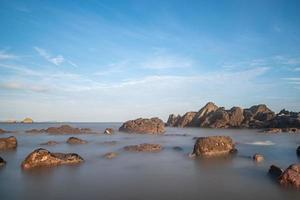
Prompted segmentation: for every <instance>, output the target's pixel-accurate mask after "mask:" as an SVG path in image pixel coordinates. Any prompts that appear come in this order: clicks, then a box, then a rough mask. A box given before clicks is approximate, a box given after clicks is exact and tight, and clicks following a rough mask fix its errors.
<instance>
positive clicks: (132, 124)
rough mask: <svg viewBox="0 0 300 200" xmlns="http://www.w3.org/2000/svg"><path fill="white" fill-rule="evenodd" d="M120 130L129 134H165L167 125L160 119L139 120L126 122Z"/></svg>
mask: <svg viewBox="0 0 300 200" xmlns="http://www.w3.org/2000/svg"><path fill="white" fill-rule="evenodd" d="M119 130H120V131H124V132H128V133H142V134H143V133H149V134H163V133H164V132H165V124H164V122H163V121H162V120H161V119H159V118H151V119H142V118H139V119H136V120H129V121H127V122H125V123H124V124H123V125H122V126H121V127H120V129H119Z"/></svg>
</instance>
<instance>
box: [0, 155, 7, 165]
mask: <svg viewBox="0 0 300 200" xmlns="http://www.w3.org/2000/svg"><path fill="white" fill-rule="evenodd" d="M4 165H6V161H5V160H4V159H3V158H1V157H0V167H3V166H4Z"/></svg>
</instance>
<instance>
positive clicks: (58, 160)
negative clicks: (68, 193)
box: [21, 148, 84, 169]
mask: <svg viewBox="0 0 300 200" xmlns="http://www.w3.org/2000/svg"><path fill="white" fill-rule="evenodd" d="M83 161H84V160H83V158H82V157H80V156H79V155H78V154H75V153H67V154H64V153H51V152H49V151H48V150H46V149H42V148H40V149H36V150H34V151H33V152H32V153H30V154H29V155H28V156H27V157H26V158H25V160H24V161H23V162H22V165H21V167H22V168H23V169H31V168H36V167H51V166H57V165H65V164H77V163H80V162H83Z"/></svg>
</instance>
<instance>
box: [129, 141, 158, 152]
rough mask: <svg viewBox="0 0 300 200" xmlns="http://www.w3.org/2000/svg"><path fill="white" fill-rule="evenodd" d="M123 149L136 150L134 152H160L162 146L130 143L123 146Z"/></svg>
mask: <svg viewBox="0 0 300 200" xmlns="http://www.w3.org/2000/svg"><path fill="white" fill-rule="evenodd" d="M124 150H126V151H136V152H160V151H161V150H162V146H161V145H160V144H147V143H144V144H139V145H130V146H125V147H124Z"/></svg>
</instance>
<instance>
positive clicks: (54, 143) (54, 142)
mask: <svg viewBox="0 0 300 200" xmlns="http://www.w3.org/2000/svg"><path fill="white" fill-rule="evenodd" d="M57 144H59V142H56V141H53V140H50V141H48V142H45V143H41V144H40V145H49V146H53V145H57Z"/></svg>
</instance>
